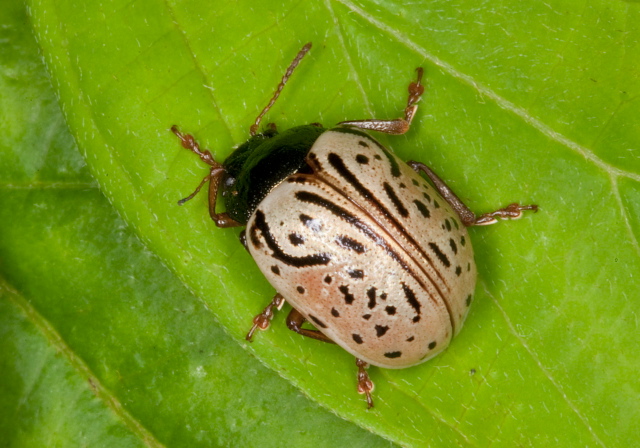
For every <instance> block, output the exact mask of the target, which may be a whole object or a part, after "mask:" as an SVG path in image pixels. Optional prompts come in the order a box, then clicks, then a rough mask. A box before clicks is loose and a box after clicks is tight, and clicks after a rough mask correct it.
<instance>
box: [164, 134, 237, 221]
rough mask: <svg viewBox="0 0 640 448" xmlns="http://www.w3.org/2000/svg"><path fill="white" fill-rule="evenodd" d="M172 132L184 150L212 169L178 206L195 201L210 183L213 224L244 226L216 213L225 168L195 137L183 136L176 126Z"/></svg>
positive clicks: (227, 216)
mask: <svg viewBox="0 0 640 448" xmlns="http://www.w3.org/2000/svg"><path fill="white" fill-rule="evenodd" d="M171 132H173V133H174V134H176V137H178V138H179V139H180V143H181V144H182V147H183V148H185V149H188V150H189V151H191V152H193V153H194V154H196V155H197V156H198V157H200V160H202V161H203V162H204V163H206V164H207V165H209V166H210V167H211V170H210V171H209V174H207V175H206V176H205V177H204V178H203V179H202V181H200V184H199V185H198V186H197V187H196V189H195V191H194V192H193V193H191V194H190V195H189V196H187V197H186V198H184V199H180V200H179V201H178V205H182V204H184V203H185V202H187V201H189V200H191V199H193V197H194V196H195V195H197V194H198V193H199V192H200V190H201V189H202V187H203V186H204V184H206V183H207V182H209V216H211V219H212V220H213V222H215V223H216V226H218V227H237V226H241V225H242V224H240V223H239V222H237V221H235V220H233V219H231V217H230V216H229V215H228V214H227V213H216V200H217V198H218V187H219V186H220V180H221V179H222V178H223V176H224V174H225V170H224V167H223V166H222V165H221V164H220V163H218V162H217V161H216V160H215V159H214V158H213V155H212V154H211V152H210V151H209V150H208V149H205V150H202V149H200V145H199V144H198V142H197V141H196V139H195V138H194V137H193V135H191V134H183V133H182V132H180V130H178V127H177V126H176V125H173V126H171Z"/></svg>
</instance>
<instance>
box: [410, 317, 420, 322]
mask: <svg viewBox="0 0 640 448" xmlns="http://www.w3.org/2000/svg"><path fill="white" fill-rule="evenodd" d="M412 320H413V322H414V323H415V322H420V316H413V319H412Z"/></svg>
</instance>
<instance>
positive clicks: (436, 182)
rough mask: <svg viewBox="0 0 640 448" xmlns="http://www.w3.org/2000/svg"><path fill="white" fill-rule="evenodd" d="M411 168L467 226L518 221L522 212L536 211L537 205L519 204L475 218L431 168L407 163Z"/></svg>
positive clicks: (412, 162)
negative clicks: (422, 177) (506, 220)
mask: <svg viewBox="0 0 640 448" xmlns="http://www.w3.org/2000/svg"><path fill="white" fill-rule="evenodd" d="M407 165H409V166H410V167H411V168H413V169H414V170H415V171H416V172H418V173H420V172H422V173H424V174H426V175H427V177H428V178H429V179H430V180H431V182H432V183H433V186H434V187H436V190H438V192H439V193H440V195H441V196H442V198H443V199H444V200H445V201H447V202H448V203H449V205H450V206H451V208H453V209H454V210H455V211H456V212H457V213H458V216H460V219H461V220H462V223H463V224H464V225H465V226H467V227H470V226H486V225H489V224H494V223H496V222H498V220H497V218H501V219H518V218H520V217H521V216H522V212H523V211H524V210H533V211H534V212H537V211H538V206H537V205H520V204H516V203H514V204H509V205H508V206H506V207H505V208H501V209H499V210H496V211H494V212H491V213H485V214H483V215H480V216H476V215H475V213H473V212H472V211H471V210H470V209H469V207H467V206H466V205H465V204H464V203H463V202H462V201H461V200H460V198H459V197H458V196H457V195H456V194H455V193H454V192H453V190H451V188H449V186H448V185H447V184H446V183H444V181H443V180H442V179H440V177H438V175H437V174H436V173H434V172H433V171H432V170H431V168H429V167H428V166H427V165H425V164H424V163H420V162H414V161H413V160H410V161H408V162H407Z"/></svg>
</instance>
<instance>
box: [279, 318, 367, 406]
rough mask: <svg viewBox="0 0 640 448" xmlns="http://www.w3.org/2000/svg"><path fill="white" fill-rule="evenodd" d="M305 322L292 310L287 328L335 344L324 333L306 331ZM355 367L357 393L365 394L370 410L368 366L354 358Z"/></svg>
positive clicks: (304, 319)
mask: <svg viewBox="0 0 640 448" xmlns="http://www.w3.org/2000/svg"><path fill="white" fill-rule="evenodd" d="M306 320H307V319H306V318H305V317H304V316H303V315H302V314H300V312H299V311H298V310H296V309H295V308H294V309H292V310H291V312H290V313H289V315H288V316H287V327H289V329H290V330H293V331H295V332H296V333H298V334H301V335H303V336H307V337H309V338H313V339H317V340H319V341H323V342H329V343H331V344H335V342H333V341H332V340H331V339H329V338H328V337H327V336H325V335H324V333H321V332H320V331H318V330H307V329H306V328H302V324H303V323H304V322H305V321H306ZM356 366H357V367H358V393H359V394H365V396H366V397H367V407H368V408H372V407H373V399H372V398H371V392H372V391H373V382H372V381H371V379H370V378H369V374H368V373H367V371H366V370H365V369H366V368H367V367H369V364H368V363H367V362H366V361H363V360H362V359H359V358H356Z"/></svg>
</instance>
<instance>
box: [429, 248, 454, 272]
mask: <svg viewBox="0 0 640 448" xmlns="http://www.w3.org/2000/svg"><path fill="white" fill-rule="evenodd" d="M429 247H430V248H431V250H432V251H433V253H434V254H436V257H438V260H440V261H441V262H442V264H443V265H445V266H446V267H450V266H451V262H450V261H449V259H448V258H447V256H446V255H445V254H443V253H442V251H441V250H440V248H439V247H438V245H437V244H436V243H429Z"/></svg>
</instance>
